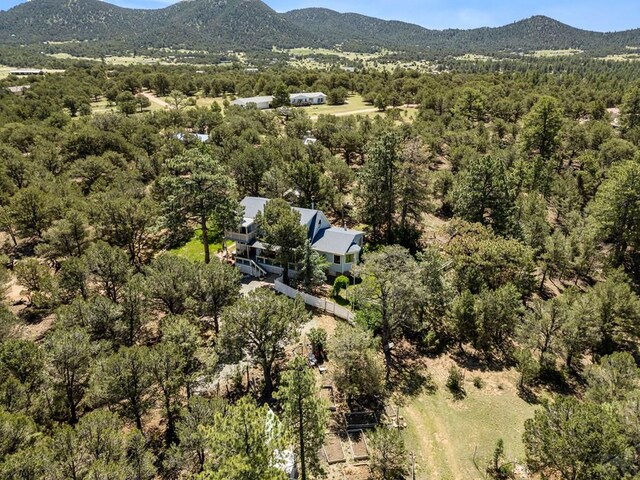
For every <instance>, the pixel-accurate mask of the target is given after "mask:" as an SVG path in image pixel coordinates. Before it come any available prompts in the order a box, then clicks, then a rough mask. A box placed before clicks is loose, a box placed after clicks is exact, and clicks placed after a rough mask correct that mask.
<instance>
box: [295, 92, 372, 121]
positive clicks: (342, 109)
mask: <svg viewBox="0 0 640 480" xmlns="http://www.w3.org/2000/svg"><path fill="white" fill-rule="evenodd" d="M371 107H372V106H371V105H370V104H368V103H365V101H364V99H363V98H362V97H361V96H360V95H349V97H348V98H347V103H345V104H344V105H311V106H309V107H301V108H303V109H304V111H305V112H307V113H308V114H309V115H311V116H313V115H323V114H329V115H335V114H336V113H342V114H347V113H350V112H353V111H355V110H364V109H367V108H371Z"/></svg>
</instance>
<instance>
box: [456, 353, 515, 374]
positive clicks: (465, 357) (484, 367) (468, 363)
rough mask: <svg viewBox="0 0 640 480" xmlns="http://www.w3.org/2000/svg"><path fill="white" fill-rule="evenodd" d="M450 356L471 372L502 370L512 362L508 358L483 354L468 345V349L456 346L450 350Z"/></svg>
mask: <svg viewBox="0 0 640 480" xmlns="http://www.w3.org/2000/svg"><path fill="white" fill-rule="evenodd" d="M450 356H451V358H452V359H453V361H454V362H456V363H457V364H458V366H459V367H460V368H464V369H465V370H467V371H470V372H473V371H481V372H500V371H502V370H504V369H505V368H509V367H510V366H511V363H510V362H509V361H508V360H507V359H506V358H502V357H498V356H496V355H491V354H483V353H481V352H479V351H477V350H473V349H471V348H470V347H466V350H461V349H459V348H456V349H455V350H452V351H451V352H450Z"/></svg>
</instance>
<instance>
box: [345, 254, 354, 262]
mask: <svg viewBox="0 0 640 480" xmlns="http://www.w3.org/2000/svg"><path fill="white" fill-rule="evenodd" d="M346 263H353V253H350V254H348V255H347V259H346Z"/></svg>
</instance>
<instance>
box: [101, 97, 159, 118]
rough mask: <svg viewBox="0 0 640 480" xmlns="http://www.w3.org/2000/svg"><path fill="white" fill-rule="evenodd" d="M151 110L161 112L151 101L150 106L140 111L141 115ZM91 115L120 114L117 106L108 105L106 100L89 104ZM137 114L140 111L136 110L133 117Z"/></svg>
mask: <svg viewBox="0 0 640 480" xmlns="http://www.w3.org/2000/svg"><path fill="white" fill-rule="evenodd" d="M153 110H162V107H161V106H160V105H158V104H157V103H155V102H153V101H152V102H151V106H149V107H147V108H145V109H144V110H143V111H142V113H146V112H150V111H153ZM91 113H93V114H94V115H97V114H101V113H120V110H118V107H117V106H115V105H114V104H111V103H109V102H108V101H107V100H106V99H102V100H100V101H99V102H92V103H91ZM139 114H140V110H139V109H137V110H136V113H134V115H139Z"/></svg>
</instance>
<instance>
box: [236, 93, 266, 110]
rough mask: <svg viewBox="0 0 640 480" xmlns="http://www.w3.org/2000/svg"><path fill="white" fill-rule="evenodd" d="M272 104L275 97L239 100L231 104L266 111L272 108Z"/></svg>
mask: <svg viewBox="0 0 640 480" xmlns="http://www.w3.org/2000/svg"><path fill="white" fill-rule="evenodd" d="M271 102H273V96H272V95H265V96H262V97H247V98H237V99H235V100H234V101H232V102H231V105H239V106H240V107H247V106H249V105H255V106H256V108H257V109H258V110H266V109H267V108H271Z"/></svg>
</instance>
